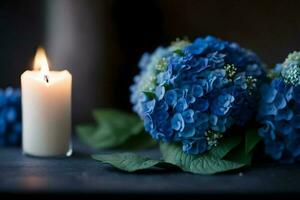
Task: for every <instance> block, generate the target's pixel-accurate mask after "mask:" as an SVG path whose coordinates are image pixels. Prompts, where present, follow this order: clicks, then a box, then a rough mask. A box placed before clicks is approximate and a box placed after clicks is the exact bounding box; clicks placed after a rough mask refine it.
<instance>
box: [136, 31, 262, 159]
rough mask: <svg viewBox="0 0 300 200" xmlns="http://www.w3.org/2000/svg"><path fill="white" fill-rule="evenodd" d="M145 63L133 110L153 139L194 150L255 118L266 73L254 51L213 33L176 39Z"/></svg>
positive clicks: (206, 147)
mask: <svg viewBox="0 0 300 200" xmlns="http://www.w3.org/2000/svg"><path fill="white" fill-rule="evenodd" d="M158 52H159V53H158ZM144 61H145V58H144V57H143V58H142V63H143V64H141V65H140V66H141V69H142V70H141V73H140V75H138V76H137V78H135V84H134V85H133V86H132V87H131V91H132V96H131V97H132V98H131V100H132V103H133V105H134V107H133V109H134V111H136V112H137V113H138V114H139V115H140V116H141V118H142V119H143V120H144V125H145V129H146V131H147V132H149V133H150V134H151V136H152V137H153V138H154V139H156V140H161V141H164V142H170V141H174V142H181V143H182V146H183V151H185V152H188V153H190V154H200V153H203V152H205V151H207V150H209V149H210V148H212V147H213V146H215V145H217V143H218V140H219V138H221V137H223V135H224V134H225V132H226V130H227V129H228V128H230V127H232V126H233V125H244V124H245V123H246V122H247V121H248V120H249V119H250V118H251V117H252V115H253V111H254V110H255V109H254V108H255V106H256V103H255V102H256V99H257V96H256V93H257V86H258V84H259V82H260V80H261V79H262V78H263V77H264V76H265V73H264V70H263V69H262V63H261V61H260V60H259V58H258V57H257V56H256V55H255V54H254V53H253V52H251V51H249V50H246V49H243V48H241V47H240V46H239V45H238V44H236V43H231V42H228V41H222V40H220V39H217V38H215V37H212V36H208V37H206V38H197V39H196V40H195V41H194V42H193V43H190V42H187V41H177V42H175V43H173V44H172V45H171V46H170V47H168V48H165V49H163V50H157V51H155V52H154V54H153V55H152V56H150V55H147V57H146V61H147V62H144ZM149 63H150V64H149ZM149 74H150V75H151V76H150V75H149ZM150 77H151V78H150ZM152 81H153V82H152ZM141 86H143V87H141ZM149 86H150V87H149ZM141 88H142V89H141Z"/></svg>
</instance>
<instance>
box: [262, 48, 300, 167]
mask: <svg viewBox="0 0 300 200" xmlns="http://www.w3.org/2000/svg"><path fill="white" fill-rule="evenodd" d="M295 66H296V67H297V69H296V68H295ZM295 69H296V70H295ZM299 69H300V52H293V53H291V54H289V56H288V57H287V59H286V60H285V61H284V62H283V63H282V64H277V65H276V66H275V69H274V70H275V71H272V72H271V73H270V74H271V77H272V80H271V81H270V82H269V83H265V84H263V85H262V86H261V88H260V93H261V99H260V103H259V112H258V116H257V119H258V120H259V122H260V123H261V125H262V126H261V128H260V129H259V135H260V136H261V137H263V139H264V143H265V152H266V154H268V155H269V156H271V157H272V158H273V159H275V160H280V161H281V162H294V161H296V160H297V159H299V157H300V95H299V94H300V85H299V83H300V73H299V72H300V71H299Z"/></svg>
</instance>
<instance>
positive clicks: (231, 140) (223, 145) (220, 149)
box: [209, 135, 242, 158]
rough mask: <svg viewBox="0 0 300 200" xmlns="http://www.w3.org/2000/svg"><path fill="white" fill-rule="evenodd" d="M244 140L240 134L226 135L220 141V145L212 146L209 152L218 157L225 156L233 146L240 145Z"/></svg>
mask: <svg viewBox="0 0 300 200" xmlns="http://www.w3.org/2000/svg"><path fill="white" fill-rule="evenodd" d="M241 141H242V137H241V136H239V135H235V136H230V137H226V138H224V139H222V140H220V141H219V143H218V146H216V147H214V148H212V149H211V150H210V151H209V153H210V154H211V155H213V156H215V157H217V158H223V157H224V156H226V154H228V153H229V152H230V151H231V150H232V149H233V148H235V147H236V146H238V145H239V144H240V143H241Z"/></svg>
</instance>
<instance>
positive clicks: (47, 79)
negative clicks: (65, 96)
mask: <svg viewBox="0 0 300 200" xmlns="http://www.w3.org/2000/svg"><path fill="white" fill-rule="evenodd" d="M44 78H45V81H46V82H47V83H49V78H48V76H47V75H45V76H44Z"/></svg>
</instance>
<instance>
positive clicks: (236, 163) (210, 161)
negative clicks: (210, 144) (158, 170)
mask: <svg viewBox="0 0 300 200" xmlns="http://www.w3.org/2000/svg"><path fill="white" fill-rule="evenodd" d="M240 143H241V138H240V137H235V136H233V137H230V138H228V139H227V138H226V139H224V140H222V141H220V144H219V145H218V146H217V147H215V148H213V149H212V150H210V151H209V152H207V153H204V154H201V155H190V154H186V153H184V152H183V151H182V148H181V146H180V145H178V144H166V143H161V145H160V149H161V153H162V155H163V158H164V161H165V162H168V163H172V164H173V165H176V166H178V167H180V168H181V169H182V170H183V171H186V172H191V173H195V174H215V173H220V172H225V171H230V170H234V169H238V168H241V167H244V166H245V165H246V164H245V163H244V161H243V160H242V159H243V157H238V156H235V154H234V156H235V157H233V158H231V157H230V158H228V159H223V158H224V157H226V155H228V154H229V153H231V151H232V150H233V149H235V147H237V146H238V145H239V144H240ZM238 158H239V159H241V160H239V159H238ZM231 159H232V160H231Z"/></svg>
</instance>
